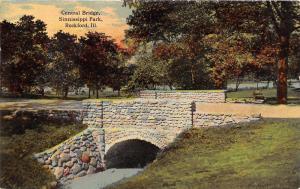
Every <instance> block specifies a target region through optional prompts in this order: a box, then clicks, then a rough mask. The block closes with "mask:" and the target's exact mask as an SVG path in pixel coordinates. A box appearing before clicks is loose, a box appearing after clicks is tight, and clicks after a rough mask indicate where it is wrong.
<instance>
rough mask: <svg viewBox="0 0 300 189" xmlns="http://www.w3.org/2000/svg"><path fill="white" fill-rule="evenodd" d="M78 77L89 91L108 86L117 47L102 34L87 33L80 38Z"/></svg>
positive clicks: (116, 60) (116, 58)
mask: <svg viewBox="0 0 300 189" xmlns="http://www.w3.org/2000/svg"><path fill="white" fill-rule="evenodd" d="M79 41H80V53H79V59H78V61H79V64H80V75H81V78H82V80H83V81H84V82H85V83H86V84H87V86H88V87H89V97H90V89H91V88H93V89H96V91H97V98H98V97H99V93H98V91H99V89H101V88H103V87H104V86H105V85H108V84H109V80H110V79H111V78H110V76H111V73H112V72H113V71H115V70H114V68H115V65H116V64H117V63H118V46H117V45H116V43H115V41H114V40H112V39H111V38H110V37H109V36H106V35H105V34H104V33H98V32H89V33H87V34H86V36H85V37H81V38H80V40H79Z"/></svg>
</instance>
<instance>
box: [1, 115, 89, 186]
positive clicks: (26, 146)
mask: <svg viewBox="0 0 300 189" xmlns="http://www.w3.org/2000/svg"><path fill="white" fill-rule="evenodd" d="M0 123H1V125H0V126H1V127H0V134H1V136H0V187H1V188H7V189H17V188H18V189H35V188H36V189H38V188H46V186H47V185H48V186H49V183H50V182H52V181H55V177H54V175H52V174H51V173H50V171H49V170H47V169H44V168H43V167H42V165H40V164H39V163H38V162H37V161H36V160H34V159H33V158H32V155H33V153H37V152H41V151H44V150H46V149H48V148H50V147H53V146H55V145H57V144H59V143H61V142H63V141H64V140H66V139H68V138H69V137H71V136H73V135H75V134H76V133H78V132H80V131H82V130H83V129H85V128H86V126H84V125H80V124H78V125H75V124H72V123H66V124H62V123H49V122H48V123H45V122H38V121H37V120H33V119H30V118H26V117H19V118H18V119H11V118H10V117H8V118H5V117H2V116H1V120H0Z"/></svg>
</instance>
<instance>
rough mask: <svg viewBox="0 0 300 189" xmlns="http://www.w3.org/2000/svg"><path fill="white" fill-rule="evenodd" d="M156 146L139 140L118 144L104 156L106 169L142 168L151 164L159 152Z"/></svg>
mask: <svg viewBox="0 0 300 189" xmlns="http://www.w3.org/2000/svg"><path fill="white" fill-rule="evenodd" d="M159 150H160V149H159V147H157V146H156V145H154V144H152V143H150V142H147V141H144V140H139V139H129V140H125V141H121V142H118V143H116V144H114V145H113V146H112V147H110V148H109V149H108V151H107V152H106V154H105V161H106V167H107V168H142V167H145V166H146V165H147V164H149V163H151V162H152V161H153V160H154V159H155V158H156V155H157V153H158V152H159Z"/></svg>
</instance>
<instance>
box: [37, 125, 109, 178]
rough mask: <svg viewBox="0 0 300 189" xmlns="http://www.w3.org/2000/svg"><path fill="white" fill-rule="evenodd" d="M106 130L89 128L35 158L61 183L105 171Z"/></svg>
mask: <svg viewBox="0 0 300 189" xmlns="http://www.w3.org/2000/svg"><path fill="white" fill-rule="evenodd" d="M104 150H105V149H104V130H103V129H101V128H88V129H86V130H84V131H83V132H81V133H79V134H77V135H76V136H74V137H72V138H70V139H69V140H67V141H65V142H63V143H61V144H59V145H57V146H55V147H53V148H51V149H49V150H46V151H44V152H41V153H38V154H35V155H34V157H35V158H36V159H37V161H38V162H39V163H41V164H43V166H44V167H45V168H48V169H50V170H51V172H52V173H53V174H54V175H55V177H56V179H57V180H58V181H59V183H64V182H66V181H67V180H70V179H73V178H76V177H81V176H85V175H87V174H92V173H95V172H98V171H101V170H104V168H105V166H104V162H103V161H104V153H105V152H104Z"/></svg>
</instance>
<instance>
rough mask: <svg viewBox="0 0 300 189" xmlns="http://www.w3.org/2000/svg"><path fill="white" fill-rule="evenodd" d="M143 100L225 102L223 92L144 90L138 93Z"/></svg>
mask: <svg viewBox="0 0 300 189" xmlns="http://www.w3.org/2000/svg"><path fill="white" fill-rule="evenodd" d="M140 97H141V98H143V99H169V100H172V99H173V100H177V99H186V100H190V101H195V102H205V103H224V102H225V101H226V93H225V90H186V91H185V90H172V91H161V90H144V91H141V92H140Z"/></svg>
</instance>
